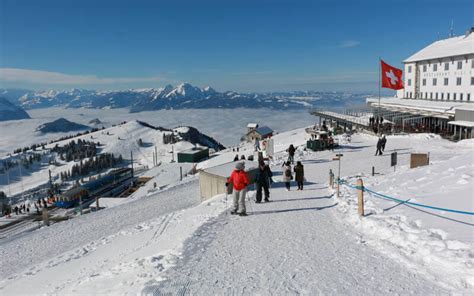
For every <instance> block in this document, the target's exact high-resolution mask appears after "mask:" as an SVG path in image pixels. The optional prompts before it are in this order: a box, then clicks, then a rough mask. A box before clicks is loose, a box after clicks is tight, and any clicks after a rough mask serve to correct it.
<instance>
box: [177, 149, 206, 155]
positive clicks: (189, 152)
mask: <svg viewBox="0 0 474 296" xmlns="http://www.w3.org/2000/svg"><path fill="white" fill-rule="evenodd" d="M203 150H209V148H208V147H194V148H191V149H188V150H183V151H179V152H178V154H196V153H199V152H201V151H203Z"/></svg>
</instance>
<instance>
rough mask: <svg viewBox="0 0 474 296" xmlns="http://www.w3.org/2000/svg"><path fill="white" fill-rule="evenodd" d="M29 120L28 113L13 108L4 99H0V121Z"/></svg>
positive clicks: (15, 107) (13, 106) (18, 108)
mask: <svg viewBox="0 0 474 296" xmlns="http://www.w3.org/2000/svg"><path fill="white" fill-rule="evenodd" d="M29 118H30V116H29V115H28V113H26V111H25V110H23V109H22V108H21V107H18V106H15V105H14V104H12V103H11V102H10V101H9V100H7V99H6V98H3V97H0V121H5V120H18V119H29Z"/></svg>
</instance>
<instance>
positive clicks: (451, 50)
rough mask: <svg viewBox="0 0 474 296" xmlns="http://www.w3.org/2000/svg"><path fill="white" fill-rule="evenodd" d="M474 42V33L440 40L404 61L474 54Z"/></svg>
mask: <svg viewBox="0 0 474 296" xmlns="http://www.w3.org/2000/svg"><path fill="white" fill-rule="evenodd" d="M473 44H474V33H470V34H467V35H462V36H458V37H452V38H448V39H443V40H439V41H436V42H433V43H432V44H430V45H428V46H427V47H425V48H423V49H422V50H420V51H418V52H417V53H415V54H414V55H412V56H411V57H409V58H408V59H406V60H405V61H404V62H405V63H410V62H417V61H423V60H431V59H438V58H445V57H452V56H460V55H467V54H474V45H473Z"/></svg>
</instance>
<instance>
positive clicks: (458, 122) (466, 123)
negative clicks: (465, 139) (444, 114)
mask: <svg viewBox="0 0 474 296" xmlns="http://www.w3.org/2000/svg"><path fill="white" fill-rule="evenodd" d="M448 124H451V125H457V126H464V127H474V122H472V121H465V120H456V121H449V122H448Z"/></svg>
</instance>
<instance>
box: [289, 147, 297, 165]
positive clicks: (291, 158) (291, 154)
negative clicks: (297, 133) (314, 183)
mask: <svg viewBox="0 0 474 296" xmlns="http://www.w3.org/2000/svg"><path fill="white" fill-rule="evenodd" d="M287 151H288V161H289V162H291V164H294V163H295V151H296V149H295V146H293V144H291V145H290V147H288V150H287Z"/></svg>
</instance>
